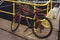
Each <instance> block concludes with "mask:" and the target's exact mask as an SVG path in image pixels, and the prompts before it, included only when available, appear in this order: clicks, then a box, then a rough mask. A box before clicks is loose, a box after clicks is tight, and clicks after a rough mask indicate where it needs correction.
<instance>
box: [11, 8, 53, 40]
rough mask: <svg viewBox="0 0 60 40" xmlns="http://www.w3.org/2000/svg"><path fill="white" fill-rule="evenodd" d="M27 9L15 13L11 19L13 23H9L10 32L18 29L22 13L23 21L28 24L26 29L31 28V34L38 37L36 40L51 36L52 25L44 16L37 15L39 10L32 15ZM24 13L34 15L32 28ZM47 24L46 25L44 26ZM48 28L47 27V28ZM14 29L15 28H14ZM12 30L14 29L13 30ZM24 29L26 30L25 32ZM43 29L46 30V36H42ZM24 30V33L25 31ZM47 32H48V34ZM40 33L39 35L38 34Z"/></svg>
mask: <svg viewBox="0 0 60 40" xmlns="http://www.w3.org/2000/svg"><path fill="white" fill-rule="evenodd" d="M26 9H27V8H23V10H20V9H19V11H18V12H17V13H16V15H15V16H14V17H13V21H12V23H11V30H12V32H15V31H16V30H17V29H18V27H19V24H20V22H21V18H22V13H24V16H25V20H26V21H27V24H28V28H30V27H31V29H32V33H33V34H34V35H35V36H36V37H38V38H42V39H44V38H47V37H49V36H50V35H51V33H52V31H53V26H52V23H51V21H50V20H49V19H48V18H47V17H45V16H46V15H45V14H40V13H38V12H39V11H40V9H38V10H37V9H36V10H37V12H36V13H35V14H34V13H33V12H32V11H31V10H30V9H27V11H26ZM26 12H28V13H29V15H35V19H34V22H35V23H34V25H35V26H32V25H31V23H29V20H28V19H27V18H26V17H27V15H28V14H26ZM46 23H48V24H46ZM48 26H49V27H48ZM14 27H15V28H14ZM13 28H14V29H13ZM28 28H27V29H28ZM27 29H26V30H27ZM45 29H46V30H47V31H46V32H47V34H46V35H45V36H43V34H42V33H43V32H44V31H45ZM26 30H25V31H26ZM48 31H49V32H48ZM40 33H41V34H40ZM41 35H42V36H41Z"/></svg>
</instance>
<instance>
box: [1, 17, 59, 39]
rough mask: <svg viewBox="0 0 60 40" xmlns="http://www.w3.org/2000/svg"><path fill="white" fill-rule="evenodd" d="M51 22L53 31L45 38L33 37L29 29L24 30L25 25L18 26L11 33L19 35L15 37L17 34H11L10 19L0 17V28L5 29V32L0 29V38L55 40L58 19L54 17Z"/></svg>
mask: <svg viewBox="0 0 60 40" xmlns="http://www.w3.org/2000/svg"><path fill="white" fill-rule="evenodd" d="M51 21H52V24H53V28H54V29H53V33H52V34H51V36H49V37H48V38H46V39H39V38H37V37H35V36H34V35H33V33H32V31H31V29H28V31H27V32H24V30H25V29H26V26H24V25H20V27H19V28H18V30H17V31H16V32H15V33H13V34H16V35H18V36H21V37H17V36H14V35H13V34H11V33H12V32H11V29H10V28H11V27H10V26H11V21H9V20H5V19H2V18H0V28H2V29H4V30H6V31H7V32H5V31H3V30H0V35H1V36H0V40H27V39H28V40H56V39H57V35H58V34H57V33H58V32H57V30H58V29H57V28H58V20H57V19H54V20H52V19H51ZM8 32H11V33H8Z"/></svg>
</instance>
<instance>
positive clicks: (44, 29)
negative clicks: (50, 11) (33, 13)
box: [32, 17, 53, 39]
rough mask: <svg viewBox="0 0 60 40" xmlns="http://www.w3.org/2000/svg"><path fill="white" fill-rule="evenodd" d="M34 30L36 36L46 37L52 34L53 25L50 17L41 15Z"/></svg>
mask: <svg viewBox="0 0 60 40" xmlns="http://www.w3.org/2000/svg"><path fill="white" fill-rule="evenodd" d="M32 31H33V34H34V35H35V36H36V37H38V38H42V39H44V38H47V37H49V36H50V35H51V33H52V31H53V26H52V23H51V21H50V20H49V19H48V18H46V17H40V18H38V19H37V20H36V21H35V27H34V28H33V29H32Z"/></svg>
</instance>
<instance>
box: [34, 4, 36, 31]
mask: <svg viewBox="0 0 60 40" xmlns="http://www.w3.org/2000/svg"><path fill="white" fill-rule="evenodd" d="M35 9H36V5H35V4H34V14H35V15H34V20H35V19H36V10H35ZM35 23H36V22H35V21H34V31H36V28H35V26H36V24H35Z"/></svg>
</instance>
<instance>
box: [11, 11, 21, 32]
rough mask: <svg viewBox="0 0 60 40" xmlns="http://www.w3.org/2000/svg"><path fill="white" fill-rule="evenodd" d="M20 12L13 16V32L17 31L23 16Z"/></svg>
mask: <svg viewBox="0 0 60 40" xmlns="http://www.w3.org/2000/svg"><path fill="white" fill-rule="evenodd" d="M18 13H19V12H18ZM18 13H17V15H15V17H13V20H12V22H11V31H12V32H15V31H16V30H17V29H18V27H19V24H20V21H21V16H20V14H18Z"/></svg>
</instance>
